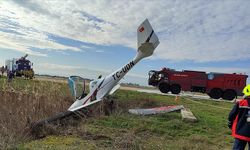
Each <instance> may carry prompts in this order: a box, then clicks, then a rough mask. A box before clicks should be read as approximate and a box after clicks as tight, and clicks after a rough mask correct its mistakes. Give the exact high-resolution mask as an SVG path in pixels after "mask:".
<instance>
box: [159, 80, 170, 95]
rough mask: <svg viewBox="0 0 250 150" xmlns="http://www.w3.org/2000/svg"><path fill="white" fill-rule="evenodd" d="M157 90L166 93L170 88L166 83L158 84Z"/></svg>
mask: <svg viewBox="0 0 250 150" xmlns="http://www.w3.org/2000/svg"><path fill="white" fill-rule="evenodd" d="M158 87H159V90H160V91H161V92H162V93H168V92H169V90H170V86H169V84H168V83H164V82H163V83H160V84H159V86H158Z"/></svg>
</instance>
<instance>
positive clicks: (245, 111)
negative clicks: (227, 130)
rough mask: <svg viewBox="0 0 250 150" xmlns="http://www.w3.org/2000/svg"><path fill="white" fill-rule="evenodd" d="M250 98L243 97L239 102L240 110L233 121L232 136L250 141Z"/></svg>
mask: <svg viewBox="0 0 250 150" xmlns="http://www.w3.org/2000/svg"><path fill="white" fill-rule="evenodd" d="M248 101H249V103H250V99H249V100H247V99H243V100H240V101H239V102H238V104H236V105H239V106H238V111H237V112H235V113H237V116H236V118H235V119H234V121H233V126H232V136H233V137H235V138H238V139H241V140H244V141H248V142H250V105H249V103H248Z"/></svg>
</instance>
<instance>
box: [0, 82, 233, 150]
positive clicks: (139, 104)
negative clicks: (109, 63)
mask: <svg viewBox="0 0 250 150" xmlns="http://www.w3.org/2000/svg"><path fill="white" fill-rule="evenodd" d="M44 82H45V81H43V82H41V81H27V80H17V81H15V83H14V86H13V87H14V88H15V89H16V90H23V88H27V89H31V88H34V87H36V86H37V85H39V86H43V85H44V86H45V87H44V88H43V87H40V88H39V90H38V91H37V92H45V91H46V90H48V85H49V86H52V87H59V89H60V91H61V92H62V93H63V91H68V90H67V86H66V84H65V83H53V82H46V84H45V83H44ZM1 84H2V82H1V79H0V85H1ZM57 89H58V88H57ZM47 92H48V91H47ZM49 92H50V93H51V92H53V89H50V90H49ZM55 92H58V91H55ZM110 98H112V99H114V100H115V105H116V110H115V112H114V113H112V114H111V115H110V116H105V115H102V114H100V115H97V116H95V117H90V118H86V119H83V120H82V121H81V122H80V123H79V124H78V125H74V126H70V125H69V126H63V127H57V128H56V132H53V134H50V135H49V136H47V137H45V138H43V139H39V140H31V139H28V140H26V141H23V142H22V143H21V144H18V145H17V149H178V150H179V149H183V150H185V149H206V150H207V149H216V150H217V149H231V146H232V142H233V138H232V137H231V136H230V130H229V129H228V128H227V116H228V113H229V111H230V109H231V107H232V105H233V104H231V103H228V102H218V101H211V100H199V99H192V98H190V97H180V99H179V101H178V102H176V101H174V99H175V97H173V96H163V95H157V94H147V93H139V92H134V91H125V90H118V91H117V92H116V93H115V94H114V95H113V96H112V97H110ZM165 105H184V106H185V107H187V108H190V109H191V111H192V112H193V114H194V115H195V116H196V117H197V119H198V122H197V123H186V122H183V121H182V120H181V115H180V113H179V112H173V113H166V114H160V115H152V116H136V115H132V114H129V113H127V110H128V109H129V108H147V107H156V106H165Z"/></svg>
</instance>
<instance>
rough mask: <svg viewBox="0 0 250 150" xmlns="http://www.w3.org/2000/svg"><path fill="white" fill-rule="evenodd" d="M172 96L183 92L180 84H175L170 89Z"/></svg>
mask: <svg viewBox="0 0 250 150" xmlns="http://www.w3.org/2000/svg"><path fill="white" fill-rule="evenodd" d="M170 91H171V92H172V94H179V93H180V92H181V86H180V85H178V84H173V85H172V86H171V88H170Z"/></svg>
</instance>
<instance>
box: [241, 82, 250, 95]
mask: <svg viewBox="0 0 250 150" xmlns="http://www.w3.org/2000/svg"><path fill="white" fill-rule="evenodd" d="M242 93H243V94H244V95H246V96H250V84H248V85H247V86H246V87H245V88H244V89H243V91H242Z"/></svg>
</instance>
